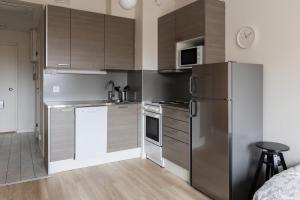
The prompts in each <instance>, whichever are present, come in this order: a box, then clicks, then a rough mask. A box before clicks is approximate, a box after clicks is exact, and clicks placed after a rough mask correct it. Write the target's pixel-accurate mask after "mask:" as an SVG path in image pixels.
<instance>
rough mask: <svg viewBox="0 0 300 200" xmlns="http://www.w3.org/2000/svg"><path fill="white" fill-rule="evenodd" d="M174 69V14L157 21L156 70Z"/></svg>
mask: <svg viewBox="0 0 300 200" xmlns="http://www.w3.org/2000/svg"><path fill="white" fill-rule="evenodd" d="M175 68H176V39H175V12H172V13H170V14H167V15H165V16H163V17H160V18H159V19H158V69H159V70H166V69H175Z"/></svg>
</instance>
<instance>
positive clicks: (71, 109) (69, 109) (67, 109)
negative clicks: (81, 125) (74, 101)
mask: <svg viewBox="0 0 300 200" xmlns="http://www.w3.org/2000/svg"><path fill="white" fill-rule="evenodd" d="M72 111H73V108H66V109H62V110H61V112H72Z"/></svg>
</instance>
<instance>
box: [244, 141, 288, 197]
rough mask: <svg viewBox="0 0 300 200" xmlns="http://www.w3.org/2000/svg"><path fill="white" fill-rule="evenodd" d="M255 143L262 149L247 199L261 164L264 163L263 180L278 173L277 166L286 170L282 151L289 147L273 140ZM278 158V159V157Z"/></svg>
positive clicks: (254, 188)
mask: <svg viewBox="0 0 300 200" xmlns="http://www.w3.org/2000/svg"><path fill="white" fill-rule="evenodd" d="M255 145H256V146H257V147H258V148H260V149H262V152H261V156H260V159H259V163H258V166H257V169H256V173H255V176H254V180H253V183H252V186H251V190H250V196H249V199H251V198H252V196H253V194H254V192H255V190H256V187H257V185H256V184H257V181H258V178H259V174H260V171H261V168H262V166H263V164H265V165H266V177H265V180H266V181H267V180H269V179H270V178H271V177H272V176H274V175H275V174H278V173H279V170H278V167H279V166H282V168H283V170H286V169H287V167H286V164H285V160H284V157H283V154H282V152H284V151H288V150H290V148H289V147H288V146H286V145H284V144H280V143H275V142H257V143H255ZM278 158H279V159H278Z"/></svg>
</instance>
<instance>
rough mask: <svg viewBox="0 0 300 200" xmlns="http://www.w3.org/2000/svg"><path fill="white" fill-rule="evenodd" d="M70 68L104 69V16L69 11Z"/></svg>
mask: <svg viewBox="0 0 300 200" xmlns="http://www.w3.org/2000/svg"><path fill="white" fill-rule="evenodd" d="M71 68H75V69H91V70H93V69H100V70H101V69H104V15H102V14H97V13H92V12H86V11H80V10H71Z"/></svg>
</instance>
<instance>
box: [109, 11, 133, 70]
mask: <svg viewBox="0 0 300 200" xmlns="http://www.w3.org/2000/svg"><path fill="white" fill-rule="evenodd" d="M134 30H135V21H134V20H133V19H128V18H122V17H116V16H108V15H106V16H105V69H107V70H134V68H135V67H134Z"/></svg>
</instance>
